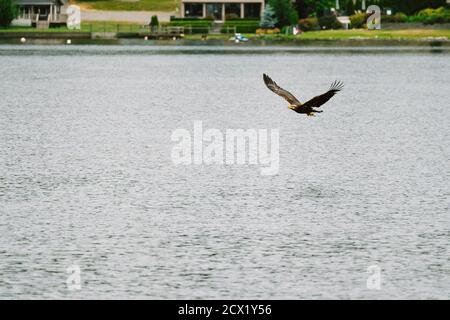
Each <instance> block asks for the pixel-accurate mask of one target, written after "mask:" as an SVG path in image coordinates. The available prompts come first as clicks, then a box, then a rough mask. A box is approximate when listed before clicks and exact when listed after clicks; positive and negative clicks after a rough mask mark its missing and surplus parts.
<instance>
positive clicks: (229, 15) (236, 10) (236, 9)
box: [225, 3, 241, 19]
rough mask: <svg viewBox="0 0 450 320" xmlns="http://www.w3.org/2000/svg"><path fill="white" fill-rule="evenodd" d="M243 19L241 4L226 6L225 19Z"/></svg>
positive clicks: (228, 4)
mask: <svg viewBox="0 0 450 320" xmlns="http://www.w3.org/2000/svg"><path fill="white" fill-rule="evenodd" d="M240 17H241V4H240V3H226V4H225V19H235V18H240Z"/></svg>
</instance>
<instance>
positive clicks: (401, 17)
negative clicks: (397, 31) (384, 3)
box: [381, 12, 408, 23]
mask: <svg viewBox="0 0 450 320" xmlns="http://www.w3.org/2000/svg"><path fill="white" fill-rule="evenodd" d="M381 22H387V23H404V22H408V16H407V15H406V14H404V13H402V12H397V13H396V14H394V15H391V16H382V17H381Z"/></svg>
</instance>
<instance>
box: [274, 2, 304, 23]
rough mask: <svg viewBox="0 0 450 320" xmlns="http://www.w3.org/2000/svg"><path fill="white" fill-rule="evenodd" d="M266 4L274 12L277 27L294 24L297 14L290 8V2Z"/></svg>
mask: <svg viewBox="0 0 450 320" xmlns="http://www.w3.org/2000/svg"><path fill="white" fill-rule="evenodd" d="M268 4H269V5H270V7H271V8H272V9H273V11H274V12H275V16H276V18H277V20H278V22H277V27H284V26H289V25H293V24H296V23H297V21H298V13H297V11H296V10H295V8H294V7H293V6H292V1H291V0H269V2H268Z"/></svg>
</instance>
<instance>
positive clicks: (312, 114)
mask: <svg viewBox="0 0 450 320" xmlns="http://www.w3.org/2000/svg"><path fill="white" fill-rule="evenodd" d="M307 116H308V117H315V115H314V113H308V114H307Z"/></svg>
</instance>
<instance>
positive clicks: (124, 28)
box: [0, 21, 450, 41]
mask: <svg viewBox="0 0 450 320" xmlns="http://www.w3.org/2000/svg"><path fill="white" fill-rule="evenodd" d="M139 31H142V30H141V26H139V25H137V24H136V23H126V22H116V21H97V22H94V21H89V22H83V23H82V24H81V30H69V29H67V28H66V27H60V28H51V29H44V30H42V29H36V28H31V27H9V28H0V33H2V32H50V33H53V32H139ZM245 36H246V37H248V38H250V39H264V40H297V41H302V40H358V39H374V40H376V39H380V40H422V39H426V38H446V39H449V40H450V29H447V30H437V29H436V30H432V29H408V30H363V29H355V30H324V31H311V32H305V33H303V34H301V35H297V36H286V35H281V34H278V35H264V36H258V35H255V34H246V35H245ZM229 37H230V35H226V34H220V35H209V36H208V39H228V38H229ZM185 38H186V39H192V40H198V39H201V34H193V35H190V34H186V37H185Z"/></svg>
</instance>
